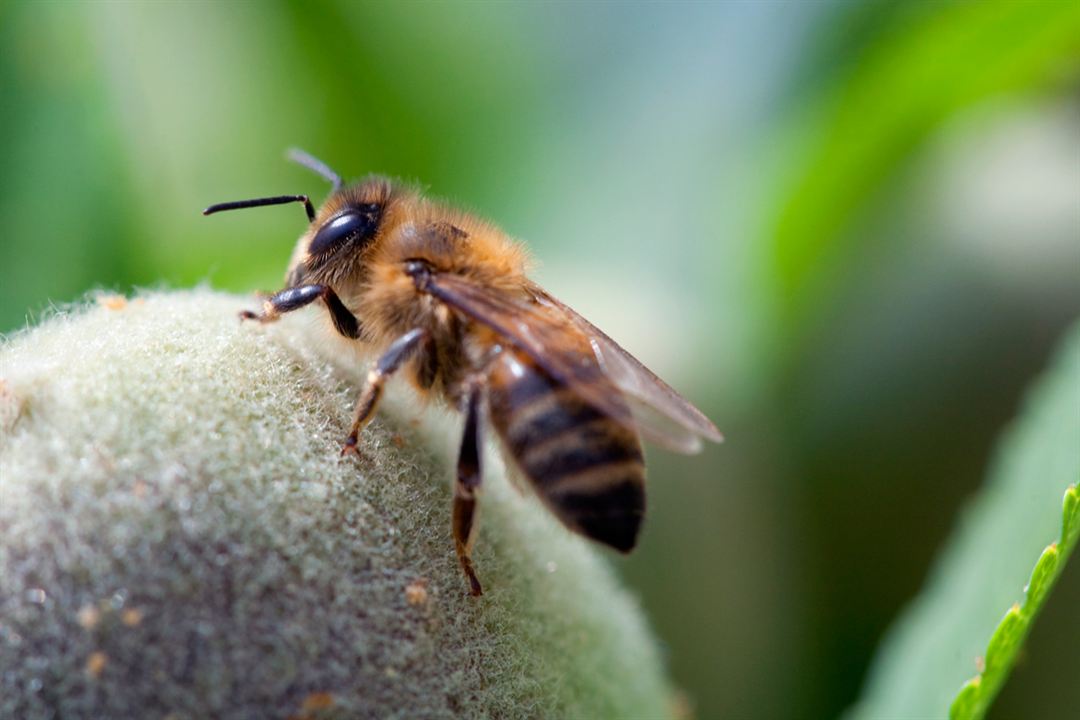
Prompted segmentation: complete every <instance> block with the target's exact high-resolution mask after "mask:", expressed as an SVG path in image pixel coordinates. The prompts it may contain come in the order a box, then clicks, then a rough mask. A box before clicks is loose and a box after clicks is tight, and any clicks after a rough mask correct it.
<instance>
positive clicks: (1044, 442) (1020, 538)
mask: <svg viewBox="0 0 1080 720" xmlns="http://www.w3.org/2000/svg"><path fill="white" fill-rule="evenodd" d="M1078 479H1080V324H1077V325H1074V327H1073V329H1072V331H1071V332H1070V334H1069V337H1068V339H1067V340H1066V342H1065V345H1064V348H1063V349H1062V350H1061V352H1060V355H1059V356H1058V358H1057V360H1056V361H1055V363H1054V365H1053V367H1052V368H1051V369H1050V370H1049V371H1048V372H1047V374H1046V375H1045V376H1044V377H1043V378H1042V379H1041V380H1040V381H1039V382H1038V383H1037V385H1036V386H1035V388H1034V390H1033V391H1032V392H1031V394H1030V396H1029V397H1028V400H1027V403H1026V407H1025V409H1024V412H1023V414H1022V416H1021V418H1020V420H1019V422H1018V423H1017V424H1016V425H1015V427H1013V428H1012V429H1011V430H1010V431H1009V433H1008V434H1007V435H1006V437H1005V438H1004V440H1003V442H1002V443H1001V445H1000V446H999V449H998V456H997V459H996V462H995V464H994V467H993V469H992V471H991V473H990V476H989V478H988V480H987V482H986V485H985V487H984V488H983V489H982V491H981V492H980V493H979V495H978V497H977V498H975V500H974V501H973V502H972V503H971V505H970V507H968V508H967V510H966V511H965V512H964V513H963V515H962V517H961V521H960V524H959V527H957V529H956V530H955V531H954V533H953V537H952V538H951V539H950V541H949V542H948V543H947V545H946V547H945V550H944V551H943V553H942V554H941V556H940V557H939V558H938V560H937V563H936V566H935V567H934V569H933V571H932V572H931V574H930V578H929V580H928V582H927V583H926V586H925V587H924V589H923V591H922V592H921V594H920V595H919V597H918V598H917V599H916V600H915V602H914V603H913V604H912V605H911V607H909V608H908V609H907V610H906V611H905V612H904V613H903V615H902V616H901V618H900V620H899V621H898V622H897V623H896V624H895V625H894V627H893V628H892V629H891V630H890V631H889V633H888V634H887V636H886V638H885V641H884V642H883V643H882V645H881V647H880V649H879V650H878V655H877V658H876V660H875V661H874V664H873V667H872V668H871V672H870V676H869V679H868V682H867V684H866V687H865V689H864V693H863V697H862V699H861V700H860V701H859V703H858V704H857V705H856V706H855V707H854V708H852V710H851V712H850V713H849V718H850V720H858V719H861V718H892V717H933V718H938V717H945V716H946V715H949V716H950V717H951V718H954V719H957V720H968V719H971V718H981V717H983V715H984V714H985V713H986V711H987V709H988V708H989V707H990V704H991V703H992V702H993V699H994V697H995V696H996V695H997V693H998V691H1000V689H1001V688H1002V686H1003V685H1004V683H1005V681H1006V680H1007V679H1008V677H1009V673H1010V671H1011V670H1012V668H1013V665H1014V664H1015V662H1016V658H1017V654H1018V653H1019V651H1020V649H1021V647H1022V646H1023V643H1024V639H1025V638H1026V637H1027V634H1028V632H1029V631H1030V629H1031V626H1032V624H1033V623H1034V621H1035V619H1036V617H1038V614H1039V611H1040V610H1041V609H1042V607H1043V605H1044V604H1045V602H1046V599H1047V597H1048V596H1049V593H1050V590H1051V589H1052V588H1053V586H1054V583H1055V582H1056V580H1057V578H1058V576H1059V575H1060V574H1061V571H1062V569H1063V568H1064V567H1065V563H1066V562H1067V561H1068V558H1069V555H1070V554H1071V553H1072V551H1073V549H1074V548H1075V547H1076V544H1077V540H1078V538H1080V491H1078V490H1077V486H1076V484H1075V483H1076V482H1077V480H1078ZM1063 489H1064V490H1065V498H1064V502H1063V506H1064V507H1063V510H1060V511H1059V508H1061V507H1062V505H1059V504H1058V503H1060V502H1062V501H1061V499H1060V498H1061V494H1060V493H1061V492H1062V490H1063ZM1059 512H1061V513H1062V514H1061V515H1059V514H1058V513H1059ZM1059 533H1060V535H1059ZM1055 536H1057V537H1058V539H1057V541H1056V542H1052V543H1051V544H1050V545H1049V546H1047V545H1046V543H1047V542H1048V541H1053V540H1054V538H1055ZM1040 553H1041V554H1040ZM1035 558H1037V560H1036V561H1035V563H1034V569H1033V570H1030V571H1029V568H1031V567H1032V561H1033V559H1035ZM1029 572H1030V575H1029ZM1025 577H1029V580H1028V584H1027V586H1026V587H1025V586H1024V585H1023V581H1024V578H1025ZM1003 612H1004V617H1003V616H1002V613H1003ZM987 639H989V642H987ZM969 678H970V679H969ZM950 702H951V706H950Z"/></svg>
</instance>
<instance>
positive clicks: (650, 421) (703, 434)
mask: <svg viewBox="0 0 1080 720" xmlns="http://www.w3.org/2000/svg"><path fill="white" fill-rule="evenodd" d="M530 290H531V291H532V292H533V294H534V295H535V296H536V298H537V300H539V301H540V302H542V303H548V304H550V305H552V306H554V307H557V308H559V309H560V310H562V312H564V313H566V314H567V315H568V316H569V317H570V318H571V319H572V320H573V321H574V322H575V323H576V324H577V325H578V326H579V327H580V328H581V329H582V331H583V332H584V333H585V334H586V335H587V336H588V337H589V341H590V343H591V344H592V347H593V352H594V353H595V354H596V358H597V360H598V361H599V362H600V365H601V367H603V368H604V372H605V373H606V374H607V376H608V377H609V378H611V380H612V382H614V383H615V385H617V386H618V387H619V389H620V390H622V391H623V392H624V393H626V394H627V395H628V396H629V397H630V398H632V400H633V401H636V402H633V403H632V410H633V414H634V417H635V418H636V419H637V420H638V424H639V425H640V426H645V425H648V426H651V427H654V428H656V429H658V431H659V432H661V433H662V434H664V435H666V436H668V442H664V443H662V444H664V445H666V446H667V447H669V448H670V449H672V450H677V451H681V452H687V453H694V452H698V451H699V450H700V449H701V440H700V438H705V439H707V440H712V441H713V442H723V441H724V436H723V435H722V434H721V432H720V430H719V429H717V427H716V425H714V424H713V422H712V421H711V420H709V418H707V417H706V416H705V414H704V413H703V412H701V411H700V410H698V409H697V408H696V407H694V405H693V404H691V403H690V401H689V400H687V399H686V398H684V397H683V396H682V395H680V394H679V393H678V392H677V391H676V390H675V389H674V388H672V387H671V386H670V385H668V384H667V383H666V382H664V381H663V380H661V379H660V378H659V377H657V376H656V373H654V372H653V371H652V370H650V369H649V368H647V367H645V365H644V364H643V363H642V362H641V361H640V360H638V359H637V358H636V357H634V356H633V355H631V354H630V353H629V352H627V351H626V350H625V349H623V348H622V347H621V346H620V345H619V344H618V343H617V342H615V341H614V340H612V339H611V338H610V337H608V335H607V333H605V332H604V331H603V330H601V329H600V328H598V327H596V326H595V325H593V324H592V323H591V322H589V321H588V320H586V319H585V318H584V317H582V316H581V315H580V314H579V313H578V312H577V311H575V310H574V309H573V308H571V307H570V306H569V305H567V304H566V303H564V302H562V301H561V300H559V299H557V298H555V297H553V296H552V295H551V294H550V293H548V292H547V291H546V290H544V289H543V288H541V287H540V286H538V285H533V286H532V287H531V288H530ZM672 426H674V427H672ZM660 428H662V429H660ZM680 431H681V432H680ZM673 442H674V443H675V444H673Z"/></svg>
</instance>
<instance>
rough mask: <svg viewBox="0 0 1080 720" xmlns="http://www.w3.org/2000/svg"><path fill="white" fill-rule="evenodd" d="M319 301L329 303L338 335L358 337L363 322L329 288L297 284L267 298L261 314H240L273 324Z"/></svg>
mask: <svg viewBox="0 0 1080 720" xmlns="http://www.w3.org/2000/svg"><path fill="white" fill-rule="evenodd" d="M319 298H322V299H323V301H324V302H325V303H326V308H327V309H328V310H329V311H330V318H331V319H332V320H333V321H334V327H335V328H336V329H337V331H338V332H339V333H341V334H342V335H344V336H345V337H347V338H353V339H355V338H358V337H360V335H361V333H362V332H363V328H362V327H361V325H360V321H359V320H358V319H357V318H356V316H355V315H353V314H352V313H351V312H349V309H348V308H347V307H345V304H344V303H343V302H341V298H339V297H338V296H337V293H335V292H334V291H333V290H331V289H330V286H328V285H298V286H297V287H291V288H285V289H284V290H281V291H279V292H276V293H274V294H273V295H271V296H270V297H268V298H266V300H265V301H264V302H263V311H262V313H253V312H251V311H250V310H244V311H243V312H241V313H240V319H241V320H257V321H259V322H261V323H268V322H274V321H276V320H278V319H279V318H280V317H281V316H282V315H283V314H284V313H287V312H292V311H293V310H299V309H300V308H302V307H304V306H306V305H310V304H311V303H313V302H315V301H316V300H318V299H319Z"/></svg>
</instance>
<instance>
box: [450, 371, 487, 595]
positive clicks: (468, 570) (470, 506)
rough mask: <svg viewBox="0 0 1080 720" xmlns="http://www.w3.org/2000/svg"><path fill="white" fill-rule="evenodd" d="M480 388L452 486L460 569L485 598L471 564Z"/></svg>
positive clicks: (470, 410)
mask: <svg viewBox="0 0 1080 720" xmlns="http://www.w3.org/2000/svg"><path fill="white" fill-rule="evenodd" d="M479 425H480V387H479V386H476V387H474V388H473V389H472V391H470V393H469V400H468V409H467V410H466V413H465V432H464V433H463V435H462V438H461V451H460V453H459V454H458V462H457V482H456V483H455V484H454V514H453V526H454V547H455V549H456V550H457V556H458V560H459V561H460V562H461V569H462V570H464V571H465V577H466V578H468V580H469V592H470V593H471V594H472V595H473V596H479V595H483V594H484V590H483V588H481V587H480V580H479V579H478V578H477V577H476V570H474V569H473V563H472V546H473V540H475V539H476V523H475V522H474V520H475V515H476V498H477V491H478V490H479V488H480V477H481V476H480V457H481V446H480V431H479Z"/></svg>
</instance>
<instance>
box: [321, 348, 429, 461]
mask: <svg viewBox="0 0 1080 720" xmlns="http://www.w3.org/2000/svg"><path fill="white" fill-rule="evenodd" d="M427 339H428V331H427V330H424V329H423V328H416V329H414V330H410V331H409V332H407V333H405V334H404V335H402V336H401V337H399V338H398V339H397V340H395V341H394V342H393V343H391V344H390V347H389V348H387V350H386V352H384V353H383V354H382V356H381V357H380V358H379V359H378V361H376V363H375V366H374V367H372V368H371V370H370V371H368V376H367V382H366V383H365V384H364V389H363V390H362V391H361V392H360V398H359V399H358V400H357V401H356V410H355V411H354V412H353V421H352V428H351V430H350V431H349V437H348V438H346V439H345V446H344V447H342V448H341V454H342V455H348V454H350V453H352V454H354V455H355V454H359V453H358V451H357V449H356V443H357V440H358V438H359V437H360V431H361V430H363V429H364V426H365V425H367V424H368V421H369V420H371V418H372V416H373V415H374V414H375V409H376V408H377V407H378V405H379V399H380V398H381V397H382V391H383V386H384V385H385V384H386V381H387V380H389V379H390V376H391V375H393V374H394V373H395V372H397V371H398V369H399V368H400V367H401V366H402V364H404V362H405V361H406V360H408V359H409V358H410V357H411V356H412V354H413V353H414V352H416V349H417V348H418V347H420V345H421V344H423V343H424V342H425V341H426V340H427Z"/></svg>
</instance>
